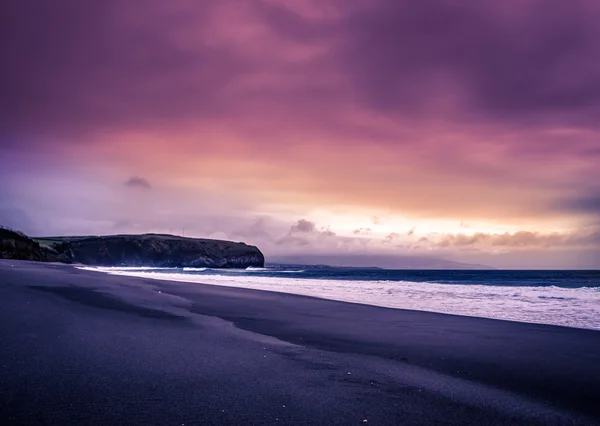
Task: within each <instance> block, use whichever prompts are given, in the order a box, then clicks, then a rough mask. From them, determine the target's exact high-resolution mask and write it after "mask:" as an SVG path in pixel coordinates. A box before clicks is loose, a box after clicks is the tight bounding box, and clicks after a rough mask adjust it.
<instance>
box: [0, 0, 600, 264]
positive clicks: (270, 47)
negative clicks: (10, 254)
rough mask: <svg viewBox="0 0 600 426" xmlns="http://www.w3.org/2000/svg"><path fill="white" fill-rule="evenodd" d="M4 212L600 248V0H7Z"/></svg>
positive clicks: (384, 239) (478, 254)
mask: <svg viewBox="0 0 600 426" xmlns="http://www.w3.org/2000/svg"><path fill="white" fill-rule="evenodd" d="M0 16H1V18H0V24H1V25H0V53H1V55H2V58H3V65H2V68H0V93H1V95H0V117H1V119H0V225H4V226H9V227H13V228H17V229H21V230H22V231H24V232H26V233H29V234H33V235H57V234H60V235H82V234H85V235H88V234H95V235H98V234H112V233H143V232H161V233H174V234H184V235H186V236H195V237H210V238H219V239H232V240H236V241H244V242H247V243H250V244H255V245H257V246H258V247H259V248H261V249H262V251H263V252H264V253H265V255H266V256H267V260H269V259H276V258H277V257H278V256H288V257H289V256H291V257H292V258H293V257H294V256H298V257H300V256H305V255H306V254H311V255H323V256H330V255H337V256H342V257H343V256H345V255H347V256H348V259H357V258H360V257H361V256H365V257H367V256H368V257H369V259H373V258H377V256H380V257H381V258H390V257H394V256H397V257H398V258H401V257H405V256H421V257H422V256H425V257H427V256H431V257H436V258H442V259H447V260H452V261H459V262H467V263H481V264H485V265H490V266H494V267H498V268H596V269H598V268H600V26H599V25H597V23H598V22H600V3H599V2H598V1H596V0H571V1H568V2H566V1H563V0H488V1H485V2H482V1H479V0H462V1H458V0H452V1H451V0H435V1H433V0H419V1H416V0H412V1H408V0H240V1H237V0H203V1H193V0H170V1H168V2H165V1H159V0H147V1H145V2H144V6H143V7H142V6H141V5H140V4H139V2H132V1H126V0H104V1H102V2H93V1H85V0H83V1H82V0H53V1H51V2H50V1H47V0H7V1H4V2H2V5H1V6H0Z"/></svg>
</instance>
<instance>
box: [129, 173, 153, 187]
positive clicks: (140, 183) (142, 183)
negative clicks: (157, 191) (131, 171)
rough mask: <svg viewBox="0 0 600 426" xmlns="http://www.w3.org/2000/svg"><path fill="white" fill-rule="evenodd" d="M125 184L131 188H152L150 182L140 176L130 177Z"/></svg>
mask: <svg viewBox="0 0 600 426" xmlns="http://www.w3.org/2000/svg"><path fill="white" fill-rule="evenodd" d="M124 185H125V186H128V187H130V188H142V189H151V188H152V187H151V186H150V183H149V182H148V181H147V180H146V179H144V178H142V177H139V176H132V177H130V178H129V179H127V180H126V181H125V183H124Z"/></svg>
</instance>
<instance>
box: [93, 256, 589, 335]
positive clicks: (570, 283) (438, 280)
mask: <svg viewBox="0 0 600 426" xmlns="http://www.w3.org/2000/svg"><path fill="white" fill-rule="evenodd" d="M82 269H88V270H99V271H103V272H107V273H109V274H115V275H128V276H136V277H143V278H152V279H158V280H171V281H185V282H190V283H203V284H211V285H219V286H228V287H240V288H249V289H257V290H269V291H276V292H282V293H291V294H299V295H305V296H313V297H320V298H324V299H332V300H340V301H344V302H352V303H362V304H367V305H375V306H384V307H388V308H396V309H413V310H418V311H430V312H440V313H446V314H455V315H466V316H474V317H482V318H496V319H504V320H511V321H520V322H526V323H541V324H553V325H560V326H568V327H576V328H586V329H595V330H600V271H494V270H492V271H471V270H451V271H450V270H448V271H442V270H389V269H376V268H371V269H366V268H365V269H360V268H333V267H319V266H298V265H277V266H269V267H266V268H248V269H239V270H233V269H210V268H148V267H143V268H142V267H140V268H135V267H127V268H125V267H123V268H119V267H112V268H101V267H85V268H82Z"/></svg>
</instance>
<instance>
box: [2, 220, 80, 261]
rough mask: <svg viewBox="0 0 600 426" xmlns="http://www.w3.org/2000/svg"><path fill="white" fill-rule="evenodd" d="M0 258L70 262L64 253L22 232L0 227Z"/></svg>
mask: <svg viewBox="0 0 600 426" xmlns="http://www.w3.org/2000/svg"><path fill="white" fill-rule="evenodd" d="M0 259H13V260H32V261H36V262H62V263H71V259H70V258H69V257H68V256H66V255H65V254H61V253H58V252H57V251H56V250H55V249H53V248H52V247H50V246H46V245H41V244H40V243H39V242H37V241H34V240H33V239H31V238H29V237H28V236H27V235H25V234H23V233H22V232H18V231H13V230H10V229H6V228H0Z"/></svg>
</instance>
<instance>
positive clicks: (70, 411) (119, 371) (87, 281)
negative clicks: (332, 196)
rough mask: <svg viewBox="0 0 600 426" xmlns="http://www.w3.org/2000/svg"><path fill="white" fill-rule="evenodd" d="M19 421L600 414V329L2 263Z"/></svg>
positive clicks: (546, 421) (592, 417)
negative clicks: (421, 310)
mask: <svg viewBox="0 0 600 426" xmlns="http://www.w3.org/2000/svg"><path fill="white" fill-rule="evenodd" d="M0 336H1V341H2V346H1V348H0V371H1V372H2V374H1V376H0V377H1V378H0V384H1V388H2V393H1V396H0V418H2V419H5V423H6V424H60V425H68V424H125V425H126V424H132V425H133V424H136V425H137V424H161V425H194V424H202V425H206V424H214V425H249V424H283V425H296V424H298V425H313V424H314V425H325V424H327V425H329V424H339V425H352V424H375V425H418V424H461V425H465V424H488V425H496V424H497V425H506V424H527V425H532V424H539V425H542V424H543V425H551V424H556V425H559V424H560V425H562V424H581V425H589V424H600V404H598V403H597V401H600V364H599V363H598V360H599V359H600V332H599V331H594V330H585V329H575V328H569V327H560V326H551V325H542V324H527V323H519V322H511V321H501V320H493V319H483V318H474V317H463V316H456V315H447V314H438V313H431V312H420V311H410V310H402V309H390V308H383V307H375V306H368V305H360V304H353V303H346V302H338V301H332V300H324V299H317V298H312V297H306V296H299V295H291V294H285V293H275V292H269V291H259V290H249V289H240V288H233V287H219V286H215V285H202V284H196V283H193V284H191V283H186V282H171V281H159V280H150V279H143V278H134V277H124V276H114V275H107V274H104V273H101V272H94V271H85V270H80V269H76V268H74V267H72V266H68V265H58V264H43V263H35V262H25V261H9V260H0Z"/></svg>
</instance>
